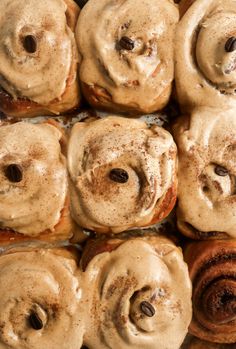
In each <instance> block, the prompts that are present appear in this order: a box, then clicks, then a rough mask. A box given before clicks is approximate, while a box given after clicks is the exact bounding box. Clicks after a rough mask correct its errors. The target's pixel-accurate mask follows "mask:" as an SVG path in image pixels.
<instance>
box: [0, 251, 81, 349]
mask: <svg viewBox="0 0 236 349" xmlns="http://www.w3.org/2000/svg"><path fill="white" fill-rule="evenodd" d="M0 285H1V286H0V348H1V349H42V348H48V349H49V348H50V349H58V348H61V349H78V348H80V347H81V345H82V341H83V335H84V331H85V324H84V310H83V309H84V306H83V305H82V300H81V298H82V285H81V280H80V277H79V273H78V271H77V261H76V258H75V256H74V254H72V253H70V252H69V251H66V250H46V249H36V250H17V251H12V252H11V253H8V254H5V255H1V256H0Z"/></svg>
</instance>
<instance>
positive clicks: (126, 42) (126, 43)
mask: <svg viewBox="0 0 236 349" xmlns="http://www.w3.org/2000/svg"><path fill="white" fill-rule="evenodd" d="M119 46H120V47H121V48H122V49H124V50H129V51H131V50H133V48H134V41H133V40H132V39H130V38H129V37H128V36H122V38H121V39H120V41H119Z"/></svg>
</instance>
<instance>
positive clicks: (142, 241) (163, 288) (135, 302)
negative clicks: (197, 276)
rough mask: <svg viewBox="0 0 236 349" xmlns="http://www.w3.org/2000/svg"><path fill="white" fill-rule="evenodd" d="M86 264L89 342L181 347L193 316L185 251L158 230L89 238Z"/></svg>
mask: <svg viewBox="0 0 236 349" xmlns="http://www.w3.org/2000/svg"><path fill="white" fill-rule="evenodd" d="M82 266H83V268H84V270H85V274H86V275H87V278H88V280H89V283H90V284H91V283H93V284H94V285H95V286H94V288H93V289H92V288H91V291H92V295H91V309H90V310H89V314H90V321H91V326H90V332H88V333H86V334H85V337H84V344H85V345H86V346H88V348H90V349H93V348H99V349H108V348H117V349H131V348H133V349H143V348H145V349H156V348H158V349H164V348H165V349H179V347H180V345H181V343H182V342H183V340H184V337H185V335H186V334H187V328H188V325H189V322H190V320H191V315H192V309H191V284H190V280H189V276H188V271H187V266H186V264H185V263H184V261H183V257H182V253H181V251H180V250H179V249H178V248H176V247H175V245H174V244H173V243H172V242H171V241H170V240H168V239H166V238H162V237H158V236H151V237H150V236H146V237H137V238H130V239H129V240H127V239H124V240H121V239H115V240H105V241H100V242H99V241H95V242H94V243H93V242H92V243H91V242H90V243H89V245H88V246H87V249H85V252H84V255H83V257H82Z"/></svg>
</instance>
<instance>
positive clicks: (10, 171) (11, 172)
mask: <svg viewBox="0 0 236 349" xmlns="http://www.w3.org/2000/svg"><path fill="white" fill-rule="evenodd" d="M5 176H6V177H7V178H8V179H9V181H11V182H14V183H18V182H21V181H22V178H23V174H22V169H21V167H20V166H19V165H16V164H11V165H8V166H7V167H6V169H5Z"/></svg>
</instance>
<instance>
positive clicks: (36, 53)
mask: <svg viewBox="0 0 236 349" xmlns="http://www.w3.org/2000/svg"><path fill="white" fill-rule="evenodd" d="M66 11H67V6H66V4H65V2H64V1H62V0H40V1H38V0H24V1H20V2H19V1H18V0H2V1H1V2H0V13H1V14H2V15H1V16H0V86H1V87H2V88H3V89H5V90H6V91H7V92H8V93H9V94H10V95H11V96H13V97H14V98H18V97H26V98H28V99H30V100H31V101H34V102H36V103H39V104H42V105H46V104H48V103H49V102H51V101H53V100H55V99H60V97H61V96H62V95H63V93H64V91H65V88H66V82H67V79H68V77H69V73H70V68H71V65H72V58H73V57H74V58H75V59H77V58H76V53H75V52H76V51H75V47H76V44H75V38H74V35H73V33H72V31H71V29H70V28H69V27H68V25H67V19H66ZM3 14H4V15H3Z"/></svg>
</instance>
